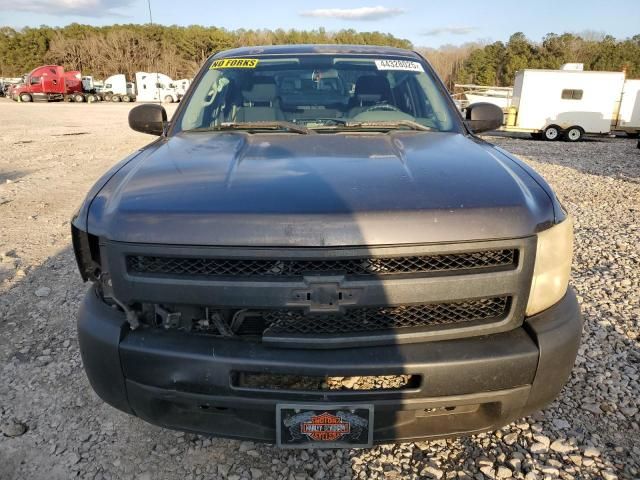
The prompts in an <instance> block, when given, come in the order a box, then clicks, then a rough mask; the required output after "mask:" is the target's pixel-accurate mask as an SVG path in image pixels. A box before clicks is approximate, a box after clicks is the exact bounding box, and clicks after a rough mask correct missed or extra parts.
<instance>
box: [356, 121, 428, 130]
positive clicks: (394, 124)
mask: <svg viewBox="0 0 640 480" xmlns="http://www.w3.org/2000/svg"><path fill="white" fill-rule="evenodd" d="M344 125H345V126H346V127H357V128H398V127H406V128H408V129H410V130H420V131H423V132H429V131H433V128H431V127H427V126H426V125H422V124H421V123H418V122H414V121H413V120H394V121H385V122H378V121H375V120H373V121H369V122H346V123H345V124H344Z"/></svg>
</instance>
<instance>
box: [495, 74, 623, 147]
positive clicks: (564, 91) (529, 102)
mask: <svg viewBox="0 0 640 480" xmlns="http://www.w3.org/2000/svg"><path fill="white" fill-rule="evenodd" d="M572 66H573V67H574V68H573V69H564V70H522V71H519V72H517V73H516V78H515V82H514V87H513V98H512V100H511V106H510V107H509V108H508V110H507V120H506V125H505V126H504V127H503V128H502V130H506V131H511V132H529V133H531V134H532V136H534V137H541V138H545V139H547V140H555V139H557V138H559V137H560V136H563V137H564V138H565V139H567V140H569V141H574V142H575V141H578V140H580V139H581V138H582V136H583V135H584V134H585V133H609V132H610V131H611V128H612V127H613V126H615V124H616V118H617V110H618V109H617V106H618V103H619V102H620V97H621V92H622V87H623V84H624V81H625V79H624V77H625V74H624V72H592V71H586V72H585V71H582V70H580V69H578V68H575V65H574V64H572Z"/></svg>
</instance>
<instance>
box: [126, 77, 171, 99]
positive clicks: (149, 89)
mask: <svg viewBox="0 0 640 480" xmlns="http://www.w3.org/2000/svg"><path fill="white" fill-rule="evenodd" d="M172 83H173V80H171V78H170V77H169V76H167V75H165V74H163V73H155V72H154V73H148V72H136V82H135V85H136V93H137V95H136V98H137V99H138V100H139V101H142V102H163V103H174V102H177V101H178V100H179V98H178V92H177V90H176V88H175V87H172Z"/></svg>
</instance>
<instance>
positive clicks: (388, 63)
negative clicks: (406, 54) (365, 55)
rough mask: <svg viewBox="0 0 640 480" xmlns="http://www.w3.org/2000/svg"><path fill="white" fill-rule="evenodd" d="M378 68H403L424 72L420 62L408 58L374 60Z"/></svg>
mask: <svg viewBox="0 0 640 480" xmlns="http://www.w3.org/2000/svg"><path fill="white" fill-rule="evenodd" d="M375 62H376V68H377V69H378V70H405V71H407V72H424V68H423V67H422V64H421V63H420V62H411V61H409V60H376V61H375Z"/></svg>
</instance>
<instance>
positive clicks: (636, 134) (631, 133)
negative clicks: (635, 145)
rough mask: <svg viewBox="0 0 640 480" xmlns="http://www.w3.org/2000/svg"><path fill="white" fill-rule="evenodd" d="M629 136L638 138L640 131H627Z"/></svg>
mask: <svg viewBox="0 0 640 480" xmlns="http://www.w3.org/2000/svg"><path fill="white" fill-rule="evenodd" d="M627 137H629V138H638V137H640V131H639V132H627Z"/></svg>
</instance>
